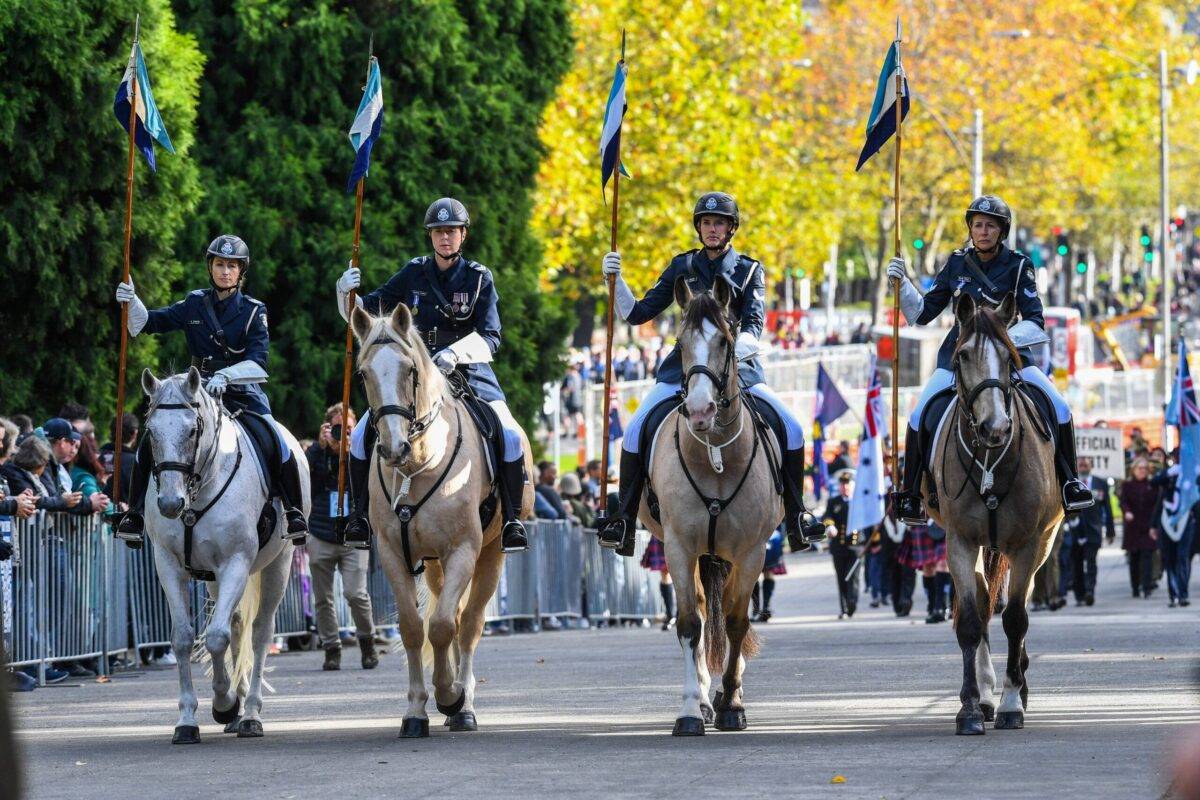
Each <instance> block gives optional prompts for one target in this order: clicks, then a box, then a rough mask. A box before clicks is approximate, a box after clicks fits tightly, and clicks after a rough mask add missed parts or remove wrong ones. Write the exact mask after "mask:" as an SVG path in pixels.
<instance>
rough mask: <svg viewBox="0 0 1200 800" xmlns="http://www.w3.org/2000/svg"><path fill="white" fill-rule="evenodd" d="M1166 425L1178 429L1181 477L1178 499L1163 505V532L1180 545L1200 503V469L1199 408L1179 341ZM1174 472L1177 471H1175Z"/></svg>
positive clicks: (1185, 352)
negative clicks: (1199, 473) (1177, 361)
mask: <svg viewBox="0 0 1200 800" xmlns="http://www.w3.org/2000/svg"><path fill="white" fill-rule="evenodd" d="M1166 421H1167V423H1168V424H1169V425H1178V426H1179V474H1178V475H1177V476H1176V481H1175V495H1174V496H1173V497H1172V498H1170V499H1169V500H1168V501H1167V502H1164V503H1163V519H1162V522H1163V530H1164V531H1165V532H1166V534H1167V536H1169V537H1171V541H1175V542H1177V541H1179V539H1180V537H1182V536H1183V532H1184V528H1185V527H1186V526H1187V522H1188V516H1189V515H1190V514H1191V512H1192V507H1193V506H1194V505H1196V503H1197V501H1200V486H1198V485H1197V483H1196V481H1197V470H1198V469H1200V406H1198V405H1197V403H1196V387H1195V384H1193V383H1192V370H1191V368H1190V367H1189V366H1188V360H1187V347H1186V345H1185V344H1184V340H1183V338H1182V337H1181V338H1180V340H1179V369H1178V370H1176V372H1175V391H1174V392H1173V393H1172V395H1171V402H1170V403H1169V404H1168V405H1167V415H1166ZM1172 470H1174V468H1172Z"/></svg>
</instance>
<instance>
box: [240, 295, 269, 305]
mask: <svg viewBox="0 0 1200 800" xmlns="http://www.w3.org/2000/svg"><path fill="white" fill-rule="evenodd" d="M242 296H243V297H245V298H246V302H247V303H249V304H250V305H252V306H262V307H263V308H266V307H267V306H266V303H264V302H263V301H262V300H256V299H255V298H253V297H251V296H250V295H248V294H247V295H242Z"/></svg>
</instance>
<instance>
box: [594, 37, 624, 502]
mask: <svg viewBox="0 0 1200 800" xmlns="http://www.w3.org/2000/svg"><path fill="white" fill-rule="evenodd" d="M624 64H625V29H624V28H622V29H621V65H622V66H624ZM620 200H621V138H620V136H618V137H617V152H616V161H614V162H613V203H612V222H611V224H610V226H609V249H610V250H612V251H613V252H614V253H615V252H617V207H618V206H619V205H620ZM605 282H606V283H607V284H608V314H607V318H606V322H605V338H604V419H603V421H602V422H601V431H602V432H601V434H600V498H599V502H600V514H601V516H607V515H608V455H609V452H608V451H609V442H608V421H609V417H610V416H611V413H612V350H613V307H614V306H615V305H616V292H617V277H616V276H615V275H609V276H608V277H607V278H605Z"/></svg>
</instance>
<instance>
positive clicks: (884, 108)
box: [854, 41, 908, 172]
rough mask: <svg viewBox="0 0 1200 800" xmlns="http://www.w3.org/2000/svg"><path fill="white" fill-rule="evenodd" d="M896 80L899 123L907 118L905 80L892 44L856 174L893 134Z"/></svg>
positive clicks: (906, 79) (906, 84) (896, 46)
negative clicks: (898, 93)
mask: <svg viewBox="0 0 1200 800" xmlns="http://www.w3.org/2000/svg"><path fill="white" fill-rule="evenodd" d="M896 76H899V77H900V119H901V121H903V119H904V118H905V117H907V116H908V78H907V77H906V76H905V74H904V67H903V66H902V65H901V64H900V43H899V42H898V41H897V42H892V46H891V47H889V48H888V53H887V58H885V59H884V60H883V69H882V70H881V71H880V73H879V86H878V87H877V88H876V89H875V103H874V104H873V105H872V106H871V116H870V117H869V118H868V119H867V143H866V144H864V145H863V149H862V153H860V154H859V156H858V166H857V167H855V168H854V171H855V172H858V171H859V170H860V169H862V165H863V164H865V163H867V159H869V158H870V157H871V156H873V155H875V154H876V153H878V152H879V148H881V147H883V145H884V143H885V142H887V140H888V139H890V138H892V135H893V134H895V133H896Z"/></svg>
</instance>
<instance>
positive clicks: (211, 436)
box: [142, 367, 311, 744]
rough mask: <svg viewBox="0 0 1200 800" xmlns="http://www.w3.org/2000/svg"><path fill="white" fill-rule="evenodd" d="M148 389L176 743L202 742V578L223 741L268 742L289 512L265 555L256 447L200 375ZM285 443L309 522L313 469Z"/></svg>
mask: <svg viewBox="0 0 1200 800" xmlns="http://www.w3.org/2000/svg"><path fill="white" fill-rule="evenodd" d="M142 389H143V390H144V391H145V392H146V394H147V395H148V396H149V397H150V410H149V412H148V413H147V415H146V433H145V435H146V436H149V437H150V443H151V447H152V448H153V452H154V463H155V467H154V477H155V480H153V481H151V482H150V487H149V490H148V493H147V496H146V531H147V533H148V534H149V536H150V541H151V542H153V543H154V564H155V566H156V567H157V570H158V579H159V582H160V583H161V584H162V587H163V592H164V593H166V596H167V603H168V604H169V606H170V609H171V647H172V650H173V651H174V653H175V658H176V660H177V661H178V662H179V722H178V723H177V725H176V727H175V735H174V738H173V739H172V741H173V742H174V743H175V744H195V743H197V742H199V741H200V727H199V724H198V723H197V721H196V692H195V690H194V689H193V687H192V665H191V655H192V643H193V642H194V641H195V639H196V631H195V627H194V625H193V622H192V620H193V616H192V613H193V610H192V609H191V608H190V607H189V600H188V598H189V595H190V592H189V591H188V590H189V584H190V580H191V578H192V577H193V575H194V574H202V573H211V575H212V576H213V577H214V579H213V580H208V582H207V586H208V595H209V597H211V598H214V600H215V608H214V609H213V613H212V618H211V620H210V621H209V624H208V629H207V630H206V631H205V632H204V644H205V646H206V647H207V649H208V652H209V654H210V655H211V656H212V673H213V680H212V684H213V703H212V714H213V719H215V720H216V721H217V722H219V723H221V724H224V725H226V726H227V727H226V729H225V732H226V733H233V732H235V731H236V732H237V735H238V736H239V737H258V736H262V735H263V727H262V719H261V714H262V676H263V667H264V665H265V663H266V659H267V648H268V647H269V646H270V644H271V638H272V636H274V633H275V610H276V609H277V608H278V607H279V601H280V600H281V599H282V598H283V593H284V589H285V588H286V587H287V580H288V574H289V572H290V571H291V566H292V546H291V543H290V542H287V541H285V540H284V539H283V538H282V534H283V530H284V528H285V527H286V521H285V519H284V516H283V508H282V506H280V505H279V503H278V502H277V503H276V508H275V519H276V520H277V522H276V525H275V529H274V530H272V531H270V532H269V534H268V536H267V537H266V539H265V541H266V543H265V544H264V545H263V546H262V547H261V548H260V547H259V534H258V529H257V522H258V519H259V515H260V513H261V512H262V510H263V506H264V505H265V504H266V502H267V498H268V497H269V482H268V479H267V478H266V477H265V476H264V475H263V474H262V473H261V472H260V471H259V470H257V469H256V468H255V456H254V449H253V448H254V446H253V444H251V442H250V439H249V436H248V435H247V434H246V432H245V431H244V430H243V429H242V427H241V425H238V424H237V423H236V422H234V420H233V419H232V418H231V417H230V415H229V412H228V411H226V410H225V409H224V408H223V407H222V406H221V404H220V402H219V401H217V400H214V399H213V398H212V397H210V396H209V395H208V393H207V392H205V391H203V390H202V389H201V387H200V373H199V372H198V371H197V370H196V368H195V367H192V368H191V369H190V370H188V372H187V373H186V374H183V375H175V376H172V377H170V378H167V379H166V380H163V381H159V380H158V379H157V378H155V377H154V375H152V374H151V372H150V370H146V371H145V372H143V373H142ZM283 433H284V438H285V440H286V441H287V443H288V445H289V446H290V447H291V449H292V454H293V457H294V458H299V459H300V467H301V470H300V475H301V478H300V480H301V488H302V491H303V494H304V504H303V511H304V513H305V515H307V514H308V512H309V509H310V505H311V504H310V502H309V480H308V466H307V462H306V461H305V460H304V457H303V454H302V451H301V449H300V445H299V444H298V443H297V442H296V439H295V437H293V436H292V434H291V433H290V432H288V431H286V430H285V431H284V432H283ZM185 523H186V524H185ZM226 654H229V655H230V656H231V662H232V669H231V668H230V665H227V664H226V661H225V658H226ZM243 701H244V703H245V705H244V707H243Z"/></svg>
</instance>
